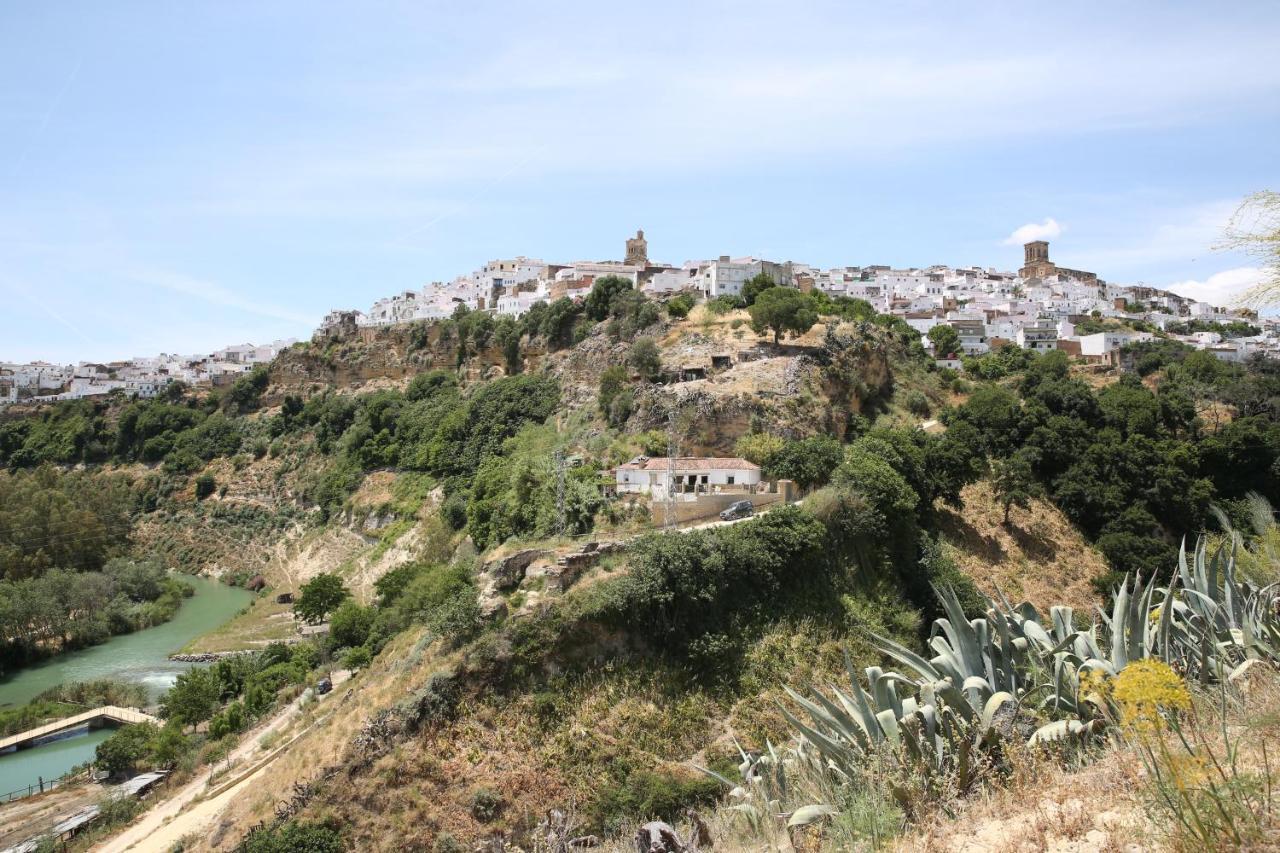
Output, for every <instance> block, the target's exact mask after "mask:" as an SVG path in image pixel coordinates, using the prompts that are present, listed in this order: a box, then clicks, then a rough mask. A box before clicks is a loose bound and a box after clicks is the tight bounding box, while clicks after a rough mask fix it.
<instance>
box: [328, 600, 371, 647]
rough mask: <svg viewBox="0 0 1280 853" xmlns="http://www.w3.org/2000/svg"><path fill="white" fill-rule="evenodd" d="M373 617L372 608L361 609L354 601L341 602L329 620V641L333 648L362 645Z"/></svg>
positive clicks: (366, 637) (367, 635) (367, 636)
mask: <svg viewBox="0 0 1280 853" xmlns="http://www.w3.org/2000/svg"><path fill="white" fill-rule="evenodd" d="M374 615H375V613H374V609H373V608H372V607H362V606H361V605H360V604H359V602H357V601H355V600H354V599H350V598H349V599H347V600H346V601H344V602H342V604H340V605H339V606H338V609H337V610H335V611H333V618H332V619H330V620H329V639H330V641H331V642H332V643H333V647H334V648H336V649H341V648H344V647H352V646H362V645H364V641H365V640H367V639H369V629H370V628H372V627H373V618H374Z"/></svg>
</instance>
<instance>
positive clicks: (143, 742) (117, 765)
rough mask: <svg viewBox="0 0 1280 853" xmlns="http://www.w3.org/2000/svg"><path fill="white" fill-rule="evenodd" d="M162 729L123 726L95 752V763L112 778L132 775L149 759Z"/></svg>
mask: <svg viewBox="0 0 1280 853" xmlns="http://www.w3.org/2000/svg"><path fill="white" fill-rule="evenodd" d="M159 731H160V729H159V727H158V726H155V725H153V724H151V723H138V724H136V725H130V726H121V727H120V728H119V729H117V730H116V731H115V732H113V733H112V734H111V735H110V736H109V737H108V738H107V739H106V740H104V741H103V742H102V743H100V744H98V746H97V749H96V750H94V759H93V763H94V764H96V765H97V766H98V768H99V769H101V770H105V771H106V772H108V773H110V774H111V775H112V776H124V775H127V774H129V773H132V772H133V771H134V770H135V769H136V768H137V767H138V765H139V764H141V763H142V762H143V760H144V759H145V758H146V757H147V755H148V753H149V752H150V749H151V740H152V738H153V737H155V735H156V734H157V733H159Z"/></svg>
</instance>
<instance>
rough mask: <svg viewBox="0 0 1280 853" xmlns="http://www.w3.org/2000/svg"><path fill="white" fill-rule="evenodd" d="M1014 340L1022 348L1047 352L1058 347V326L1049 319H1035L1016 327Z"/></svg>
mask: <svg viewBox="0 0 1280 853" xmlns="http://www.w3.org/2000/svg"><path fill="white" fill-rule="evenodd" d="M1014 340H1015V341H1017V342H1018V346H1020V347H1022V348H1023V349H1029V350H1033V351H1035V352H1048V351H1050V350H1055V349H1057V348H1058V326H1057V324H1056V323H1054V322H1052V321H1050V320H1035V321H1033V322H1031V323H1028V324H1026V325H1024V326H1021V327H1019V328H1018V331H1017V334H1016V335H1015V337H1014Z"/></svg>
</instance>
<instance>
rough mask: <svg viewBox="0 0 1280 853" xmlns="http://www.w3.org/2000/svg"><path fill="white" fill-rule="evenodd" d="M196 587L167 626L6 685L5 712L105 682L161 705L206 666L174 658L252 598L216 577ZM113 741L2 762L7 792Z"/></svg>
mask: <svg viewBox="0 0 1280 853" xmlns="http://www.w3.org/2000/svg"><path fill="white" fill-rule="evenodd" d="M189 582H190V583H191V584H192V586H193V587H195V593H194V595H192V597H190V598H188V599H186V601H185V602H184V603H183V606H182V607H181V608H179V610H178V613H177V615H176V616H175V617H174V618H173V619H171V620H169V621H168V622H165V623H164V624H162V625H157V626H155V627H153V628H145V629H143V630H141V631H135V632H133V633H131V634H120V635H117V636H115V637H112V638H111V639H109V640H107V641H106V642H105V643H102V644H101V645H97V646H91V647H89V648H87V649H81V650H79V651H75V652H68V653H67V654H64V655H59V656H57V657H55V658H50V659H48V660H45V661H41V662H40V663H37V664H34V665H32V666H29V667H27V668H25V669H22V670H19V671H18V672H16V673H13V674H12V675H11V676H9V677H7V678H5V679H3V680H0V707H4V706H13V707H17V706H21V705H25V704H26V703H28V702H30V701H31V700H32V699H35V698H36V697H37V696H39V695H40V694H41V693H44V692H45V691H46V690H48V689H50V688H52V687H56V686H58V685H62V684H68V683H71V682H88V681H100V680H104V679H110V680H113V681H123V682H127V683H132V684H139V685H142V686H143V687H144V688H145V691H146V694H145V695H146V697H147V704H150V703H153V702H156V701H157V700H158V699H159V698H160V695H161V694H162V693H163V692H164V691H165V690H167V689H169V687H170V686H171V685H172V684H173V682H174V680H175V679H176V678H177V677H178V675H179V674H181V673H183V672H186V671H187V670H189V669H191V668H192V667H193V666H199V665H200V664H198V663H188V662H184V661H175V660H170V659H169V656H170V655H171V654H174V653H176V652H177V651H178V650H179V649H181V648H182V647H183V646H185V645H186V644H187V643H189V642H190V641H191V640H193V639H194V638H196V637H199V636H201V635H203V634H207V633H209V632H210V631H212V630H214V629H216V628H218V627H219V626H221V625H223V624H224V623H226V622H227V621H228V620H230V619H231V618H232V617H233V616H235V614H236V613H238V612H240V610H242V609H243V608H244V607H245V605H246V604H248V603H249V601H250V600H252V597H253V596H252V593H249V592H247V591H245V590H243V589H238V588H236V587H230V586H226V585H225V584H222V583H219V582H218V581H216V580H211V579H209V578H202V577H192V578H190V579H189ZM107 734H110V732H109V731H107V730H105V729H100V730H98V731H95V732H93V733H90V734H87V735H85V736H83V737H76V738H70V739H67V740H64V741H59V742H57V744H49V745H45V746H39V747H35V748H33V749H27V750H22V751H21V752H18V753H14V754H12V755H7V756H0V789H3V790H4V791H9V790H16V789H18V788H21V787H24V786H26V785H29V784H30V783H31V782H34V781H36V780H37V779H38V778H39V777H40V776H44V777H45V778H46V779H50V778H56V777H58V776H61V775H62V774H63V773H66V772H67V771H68V770H70V769H71V768H72V767H74V766H76V765H78V764H83V763H85V762H86V761H91V760H93V757H94V751H95V749H96V747H97V744H98V742H99V741H101V740H102V739H104V738H105V737H106V735H107ZM55 746H56V750H54V747H55ZM47 750H54V751H47Z"/></svg>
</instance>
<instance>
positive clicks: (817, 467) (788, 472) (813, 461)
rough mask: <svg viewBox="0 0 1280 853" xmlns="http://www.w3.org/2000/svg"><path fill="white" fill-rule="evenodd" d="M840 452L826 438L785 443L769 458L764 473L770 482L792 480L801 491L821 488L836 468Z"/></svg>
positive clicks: (840, 450) (839, 459) (838, 445)
mask: <svg viewBox="0 0 1280 853" xmlns="http://www.w3.org/2000/svg"><path fill="white" fill-rule="evenodd" d="M843 454H844V450H843V448H842V447H841V446H840V442H838V441H836V440H835V439H834V438H831V437H830V436H826V435H815V436H813V437H811V438H804V439H801V440H799V441H788V442H786V443H785V444H783V446H782V447H781V448H779V449H778V450H776V451H774V452H773V453H771V454H770V455H769V458H768V462H767V467H766V468H765V471H766V473H767V474H768V476H769V478H770V479H775V480H794V481H795V483H796V485H798V486H800V488H802V489H806V490H808V489H811V488H813V487H814V486H822V485H825V484H826V483H827V481H828V480H830V479H831V475H832V473H833V472H834V471H835V470H836V468H838V467H839V465H840V461H841V459H842V458H843Z"/></svg>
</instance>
